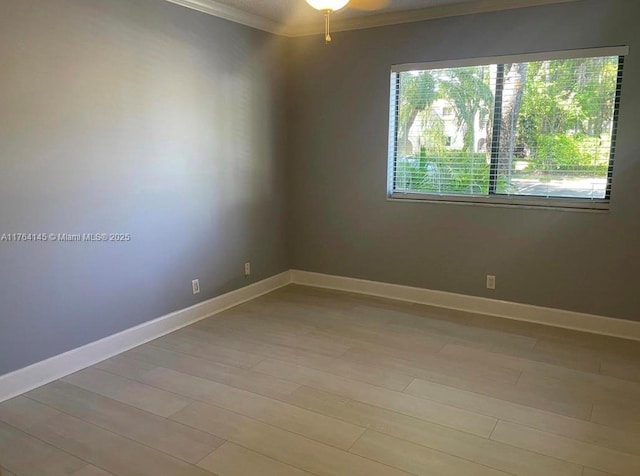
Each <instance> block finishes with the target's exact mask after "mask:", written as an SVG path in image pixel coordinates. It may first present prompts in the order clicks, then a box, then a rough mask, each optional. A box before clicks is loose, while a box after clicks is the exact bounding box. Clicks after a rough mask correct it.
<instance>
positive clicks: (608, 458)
mask: <svg viewBox="0 0 640 476" xmlns="http://www.w3.org/2000/svg"><path fill="white" fill-rule="evenodd" d="M491 439H493V440H496V441H501V442H503V443H506V444H509V445H513V446H518V447H520V448H525V449H529V450H531V451H537V452H539V453H542V454H546V455H548V456H553V457H556V458H561V459H564V460H566V461H570V462H572V463H576V464H580V465H584V466H588V467H590V468H594V469H598V470H601V471H605V472H608V473H612V474H616V475H619V476H637V475H638V474H640V456H637V455H630V454H627V453H622V452H620V451H615V450H610V449H608V448H603V447H601V446H597V445H592V444H589V443H583V442H580V441H577V440H572V439H570V438H566V437H564V436H558V435H553V434H551V433H545V432H543V431H540V430H536V429H534V428H529V427H525V426H522V425H517V424H515V423H510V422H505V421H499V422H498V425H497V426H496V429H495V430H494V432H493V433H492V435H491Z"/></svg>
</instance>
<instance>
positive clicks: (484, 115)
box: [441, 66, 493, 152]
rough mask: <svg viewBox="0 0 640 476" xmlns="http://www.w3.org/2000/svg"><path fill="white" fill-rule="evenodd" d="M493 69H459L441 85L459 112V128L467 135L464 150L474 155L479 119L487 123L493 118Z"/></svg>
mask: <svg viewBox="0 0 640 476" xmlns="http://www.w3.org/2000/svg"><path fill="white" fill-rule="evenodd" d="M488 73H489V70H488V68H487V67H483V66H478V67H471V68H456V69H451V70H449V71H448V78H446V79H445V80H444V81H442V82H441V91H442V95H443V97H444V98H445V99H447V100H448V101H449V102H450V103H451V106H452V107H453V109H454V110H455V113H456V119H457V121H458V127H459V128H460V129H462V132H463V150H464V151H465V152H474V150H475V143H476V135H475V133H476V127H475V121H476V118H478V119H479V121H480V123H484V122H486V121H488V120H489V118H490V117H491V106H492V105H493V93H492V92H491V87H490V86H489V74H488Z"/></svg>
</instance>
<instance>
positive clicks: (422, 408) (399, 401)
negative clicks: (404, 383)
mask: <svg viewBox="0 0 640 476" xmlns="http://www.w3.org/2000/svg"><path fill="white" fill-rule="evenodd" d="M254 370H256V371H259V372H264V373H267V374H269V375H273V376H275V377H279V378H286V379H289V380H292V381H294V382H297V383H300V384H302V385H307V386H310V387H316V388H320V389H322V390H327V391H330V392H334V393H336V394H338V395H342V396H344V397H348V398H351V399H353V400H357V401H361V402H364V403H369V404H372V405H377V406H380V407H383V408H388V409H390V410H393V411H396V412H398V413H402V414H405V415H409V416H414V417H416V418H420V419H424V420H427V421H431V422H432V423H439V424H442V425H444V426H449V427H451V428H455V429H459V430H463V431H467V432H469V433H473V434H476V435H480V436H489V434H490V433H491V431H492V430H493V427H494V426H495V422H496V420H495V419H494V418H492V417H488V416H484V415H479V414H477V413H473V412H469V411H466V410H463V409H460V408H456V407H452V406H450V405H446V404H442V403H439V402H435V401H428V400H423V399H420V398H416V397H414V396H412V395H407V394H404V393H402V392H395V391H392V390H388V389H384V388H381V387H376V386H374V385H370V384H366V383H362V382H356V381H353V380H348V379H344V378H342V377H337V376H335V375H332V374H329V373H326V372H321V371H318V370H314V369H309V368H306V367H301V366H297V365H293V364H289V363H287V362H282V361H278V360H274V359H267V360H265V361H263V362H260V364H258V365H257V366H256V367H254Z"/></svg>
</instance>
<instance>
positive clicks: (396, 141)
mask: <svg viewBox="0 0 640 476" xmlns="http://www.w3.org/2000/svg"><path fill="white" fill-rule="evenodd" d="M627 50H628V49H627V48H625V47H616V48H599V49H591V50H578V51H565V52H555V53H542V54H533V55H521V56H517V57H512V56H511V57H500V58H488V59H475V60H460V61H453V62H445V63H429V64H408V65H398V66H394V67H393V69H392V73H391V115H390V117H391V120H390V141H389V142H390V146H389V164H390V165H389V172H390V173H389V194H390V196H391V197H392V198H408V199H426V200H446V201H467V202H469V201H470V202H481V203H482V202H486V203H503V204H522V205H542V206H560V207H565V208H607V207H608V202H609V198H610V196H611V178H612V173H613V167H614V155H615V142H616V131H617V123H618V111H619V108H620V96H621V86H622V72H623V63H624V55H626V54H627Z"/></svg>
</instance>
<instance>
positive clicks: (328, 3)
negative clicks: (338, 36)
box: [307, 0, 391, 43]
mask: <svg viewBox="0 0 640 476" xmlns="http://www.w3.org/2000/svg"><path fill="white" fill-rule="evenodd" d="M307 3H308V4H309V5H311V6H312V7H313V8H315V9H316V10H320V11H321V12H324V41H325V43H331V32H330V29H331V24H330V21H331V14H332V13H333V12H335V11H338V10H340V9H342V8H344V7H346V6H347V5H348V6H349V8H353V9H356V10H367V11H373V10H378V9H380V8H384V7H386V6H387V5H389V3H391V0H307Z"/></svg>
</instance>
